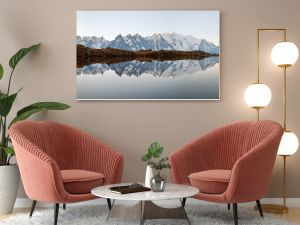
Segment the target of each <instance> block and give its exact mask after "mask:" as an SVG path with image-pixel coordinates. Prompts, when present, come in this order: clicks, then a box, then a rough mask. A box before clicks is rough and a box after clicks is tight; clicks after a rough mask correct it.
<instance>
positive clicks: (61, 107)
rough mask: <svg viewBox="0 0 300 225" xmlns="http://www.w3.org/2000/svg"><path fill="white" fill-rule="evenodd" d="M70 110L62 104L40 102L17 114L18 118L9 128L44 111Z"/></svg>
mask: <svg viewBox="0 0 300 225" xmlns="http://www.w3.org/2000/svg"><path fill="white" fill-rule="evenodd" d="M68 108H70V106H69V105H66V104H63V103H60V102H38V103H34V104H31V105H29V106H26V107H24V108H23V109H21V110H19V111H18V112H17V116H16V117H15V118H14V119H13V120H12V122H11V123H10V125H9V127H10V126H11V125H12V124H13V123H15V122H18V121H21V120H25V119H27V118H29V117H30V116H31V115H33V114H35V113H37V112H40V111H43V110H46V109H48V110H65V109H68Z"/></svg>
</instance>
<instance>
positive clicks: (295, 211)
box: [0, 208, 300, 224]
mask: <svg viewBox="0 0 300 225" xmlns="http://www.w3.org/2000/svg"><path fill="white" fill-rule="evenodd" d="M24 212H28V213H29V208H20V209H15V210H14V211H13V213H12V214H9V215H5V216H0V221H1V220H3V219H6V218H8V217H10V216H11V215H14V214H17V213H24ZM280 216H281V217H283V218H285V219H287V220H289V221H291V222H294V223H297V224H300V208H289V212H288V213H287V214H284V215H280Z"/></svg>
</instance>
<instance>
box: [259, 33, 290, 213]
mask: <svg viewBox="0 0 300 225" xmlns="http://www.w3.org/2000/svg"><path fill="white" fill-rule="evenodd" d="M262 31H267V32H273V31H280V32H283V41H286V29H269V28H268V29H257V80H258V82H259V81H260V74H259V35H260V32H262ZM282 68H283V69H284V70H283V74H284V82H283V85H284V86H283V107H284V123H283V124H284V130H286V65H283V66H282ZM257 120H258V121H259V109H257ZM282 157H283V182H282V197H283V205H275V204H262V205H261V207H262V210H263V211H264V212H268V213H275V214H284V213H287V212H288V208H287V206H286V158H287V156H286V155H282ZM255 209H256V210H257V206H255Z"/></svg>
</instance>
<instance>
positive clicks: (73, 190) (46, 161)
mask: <svg viewBox="0 0 300 225" xmlns="http://www.w3.org/2000/svg"><path fill="white" fill-rule="evenodd" d="M9 135H10V138H11V140H12V143H13V146H14V148H15V152H16V157H17V162H18V165H19V168H20V174H21V178H22V181H23V185H24V189H25V192H26V194H27V195H28V197H29V198H31V199H32V200H33V204H32V209H31V211H30V216H32V213H33V211H34V208H35V205H36V202H37V201H41V202H47V203H54V206H55V207H54V224H55V225H56V224H57V218H58V211H59V204H63V208H64V209H65V204H67V203H74V202H80V201H87V200H92V199H94V198H95V196H93V195H92V194H91V189H92V188H94V187H97V186H101V185H104V184H113V183H119V182H120V181H121V177H122V170H123V161H124V159H123V156H122V155H121V154H120V153H119V152H118V151H116V150H114V149H113V148H111V147H110V146H108V145H106V144H104V143H103V142H101V141H99V140H97V139H96V138H94V137H91V136H90V135H88V134H87V133H85V132H83V131H80V130H78V129H76V128H73V127H70V126H66V125H63V124H59V123H56V122H51V121H42V122H33V121H22V122H17V123H15V124H14V125H13V126H12V127H11V128H10V129H9ZM107 203H108V207H111V203H110V200H109V199H108V201H107Z"/></svg>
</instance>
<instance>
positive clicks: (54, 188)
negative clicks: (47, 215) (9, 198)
mask: <svg viewBox="0 0 300 225" xmlns="http://www.w3.org/2000/svg"><path fill="white" fill-rule="evenodd" d="M12 143H13V146H14V148H15V151H16V158H17V162H18V166H19V169H20V174H21V178H22V182H23V185H24V189H25V192H26V194H27V195H28V197H29V198H31V199H33V200H37V201H42V202H48V203H57V202H64V200H65V199H66V197H67V193H66V191H65V189H64V186H63V182H62V178H61V174H60V170H59V168H58V166H57V164H56V163H55V162H54V160H53V159H52V158H51V157H50V156H49V155H47V154H45V153H44V152H43V151H42V150H40V149H39V148H38V147H36V146H35V145H34V144H32V143H29V142H25V141H20V139H19V140H18V141H16V140H15V139H14V138H12ZM19 143H20V144H19Z"/></svg>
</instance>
